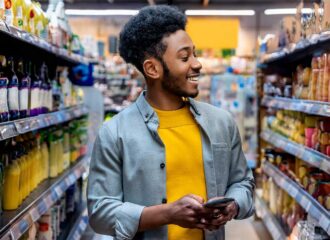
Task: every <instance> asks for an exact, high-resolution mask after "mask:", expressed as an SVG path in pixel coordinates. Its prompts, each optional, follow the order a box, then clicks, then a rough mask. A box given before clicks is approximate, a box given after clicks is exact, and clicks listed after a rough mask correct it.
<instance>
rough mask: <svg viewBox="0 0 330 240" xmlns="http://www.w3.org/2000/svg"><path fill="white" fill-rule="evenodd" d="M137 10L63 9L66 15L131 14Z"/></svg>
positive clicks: (134, 13) (136, 12)
mask: <svg viewBox="0 0 330 240" xmlns="http://www.w3.org/2000/svg"><path fill="white" fill-rule="evenodd" d="M138 12H139V11H138V10H128V9H106V10H97V9H67V10H65V14H66V15H70V16H133V15H136V14H138Z"/></svg>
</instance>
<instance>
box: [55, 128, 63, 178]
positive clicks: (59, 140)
mask: <svg viewBox="0 0 330 240" xmlns="http://www.w3.org/2000/svg"><path fill="white" fill-rule="evenodd" d="M55 133H56V135H57V144H56V153H57V170H58V173H62V172H63V170H64V154H63V132H62V130H57V131H56V132H55Z"/></svg>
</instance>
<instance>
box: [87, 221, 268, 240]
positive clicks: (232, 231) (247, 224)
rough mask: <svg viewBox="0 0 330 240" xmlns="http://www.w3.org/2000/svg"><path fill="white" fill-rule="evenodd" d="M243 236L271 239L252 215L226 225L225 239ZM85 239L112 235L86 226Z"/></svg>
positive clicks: (247, 239) (254, 239)
mask: <svg viewBox="0 0 330 240" xmlns="http://www.w3.org/2000/svg"><path fill="white" fill-rule="evenodd" d="M93 235H94V236H93ZM92 236H93V237H92ZM243 238H244V240H271V239H272V238H271V237H270V235H269V233H268V232H267V230H266V228H265V226H264V225H263V224H262V222H261V221H255V220H254V218H253V217H251V218H249V219H245V220H233V221H231V222H229V223H228V224H227V226H226V240H241V239H243ZM87 239H88V240H90V239H92V240H112V237H109V236H104V235H99V234H94V233H93V232H92V230H91V229H90V228H88V229H87V231H86V233H85V234H84V236H83V238H82V240H87Z"/></svg>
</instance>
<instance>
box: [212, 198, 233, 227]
mask: <svg viewBox="0 0 330 240" xmlns="http://www.w3.org/2000/svg"><path fill="white" fill-rule="evenodd" d="M213 210H214V211H213V214H212V215H209V216H208V218H206V224H207V225H208V226H209V227H208V230H216V229H218V228H219V227H221V226H222V225H225V224H226V223H227V222H228V221H230V220H232V219H233V218H234V217H235V216H237V214H238V206H237V204H236V202H234V201H233V202H230V203H229V204H227V205H226V206H225V207H223V208H220V209H217V208H213Z"/></svg>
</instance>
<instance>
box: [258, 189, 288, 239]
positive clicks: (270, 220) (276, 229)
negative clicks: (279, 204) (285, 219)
mask: <svg viewBox="0 0 330 240" xmlns="http://www.w3.org/2000/svg"><path fill="white" fill-rule="evenodd" d="M261 191H262V190H260V189H258V190H257V193H256V197H255V200H256V208H257V215H258V217H260V218H261V219H262V221H263V222H264V224H265V226H266V228H267V229H268V231H269V233H270V235H271V236H272V238H273V239H274V240H283V239H285V238H286V235H285V233H284V232H283V230H282V227H281V226H280V224H279V223H278V221H277V219H276V218H275V217H274V215H273V214H272V213H271V212H270V210H269V209H268V208H267V205H266V204H265V202H264V200H263V199H262V197H261Z"/></svg>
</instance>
